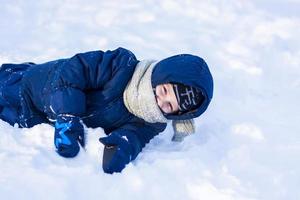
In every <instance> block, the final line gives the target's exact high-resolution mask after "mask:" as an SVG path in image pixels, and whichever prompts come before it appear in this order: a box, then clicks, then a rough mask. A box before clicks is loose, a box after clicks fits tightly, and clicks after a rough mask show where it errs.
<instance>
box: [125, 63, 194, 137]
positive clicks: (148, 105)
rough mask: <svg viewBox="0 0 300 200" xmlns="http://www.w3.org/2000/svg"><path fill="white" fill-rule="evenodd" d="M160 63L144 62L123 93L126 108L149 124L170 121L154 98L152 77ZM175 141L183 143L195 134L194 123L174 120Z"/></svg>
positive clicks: (137, 68) (138, 66)
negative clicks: (187, 137) (185, 138)
mask: <svg viewBox="0 0 300 200" xmlns="http://www.w3.org/2000/svg"><path fill="white" fill-rule="evenodd" d="M157 63H158V61H155V60H142V61H140V62H139V63H138V64H137V66H136V68H135V71H134V74H133V76H132V78H131V80H130V81H129V83H128V84H127V86H126V89H125V91H124V93H123V99H124V104H125V106H126V108H127V109H128V110H129V112H131V113H132V114H134V115H135V116H137V117H140V118H142V119H144V120H145V121H147V122H149V123H156V122H160V123H167V122H168V119H167V118H166V117H165V116H164V115H163V113H162V112H161V110H160V109H159V107H158V105H157V103H156V99H155V96H154V92H153V88H152V84H151V75H152V71H153V69H154V67H155V65H156V64H157ZM172 125H173V129H174V136H173V138H172V140H173V141H182V140H183V138H184V137H185V136H187V135H190V134H192V133H194V132H195V126H194V121H193V120H192V119H191V120H173V123H172Z"/></svg>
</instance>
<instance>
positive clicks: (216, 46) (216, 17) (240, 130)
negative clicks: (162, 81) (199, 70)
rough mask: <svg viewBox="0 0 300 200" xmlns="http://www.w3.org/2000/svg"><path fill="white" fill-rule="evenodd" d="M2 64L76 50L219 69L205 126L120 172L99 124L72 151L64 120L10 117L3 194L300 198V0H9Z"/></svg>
mask: <svg viewBox="0 0 300 200" xmlns="http://www.w3.org/2000/svg"><path fill="white" fill-rule="evenodd" d="M0 3H1V6H0V63H6V62H11V63H20V62H25V61H32V62H36V63H42V62H46V61H49V60H53V59H57V58H65V57H70V56H72V55H74V54H76V53H78V52H85V51H90V50H97V49H102V50H107V49H115V48H117V47H119V46H122V47H125V48H128V49H130V50H131V51H133V52H134V53H135V54H136V56H137V57H138V59H140V60H142V59H150V58H151V59H162V58H165V57H168V56H171V55H174V54H179V53H191V54H196V55H199V56H201V57H203V58H204V59H205V60H206V61H207V63H208V65H209V66H210V69H211V72H212V74H213V77H214V83H215V87H214V98H213V101H212V103H211V105H210V106H209V108H208V110H207V111H206V112H205V113H204V114H203V115H202V116H201V117H199V118H197V119H196V128H197V132H196V134H194V135H192V136H190V137H188V138H186V139H185V140H184V142H182V143H174V142H172V141H171V138H172V134H173V133H172V128H171V127H170V125H168V127H167V129H166V130H165V131H164V132H163V133H161V134H160V135H159V136H158V137H156V138H154V139H153V140H152V141H151V142H150V143H149V144H148V145H147V146H146V148H144V150H143V151H142V153H140V155H139V156H138V157H137V159H136V160H135V161H134V162H133V163H130V164H129V165H128V166H127V167H126V169H125V170H124V171H123V172H122V173H121V174H114V175H108V174H105V173H103V171H102V169H101V164H102V152H103V145H101V144H100V143H99V141H98V138H99V137H100V136H104V135H105V134H104V132H103V130H102V129H101V128H97V129H91V128H88V129H86V135H87V146H86V149H85V150H84V149H81V151H80V153H79V155H78V156H77V157H76V158H74V159H65V158H62V157H60V156H59V155H57V154H56V152H55V150H54V144H53V136H54V130H53V128H52V127H51V126H50V125H47V124H41V125H37V126H35V127H33V128H31V129H19V128H17V127H11V126H10V125H9V124H7V123H5V122H3V121H0V198H1V199H28V200H35V199H36V200H40V199H44V200H47V199H57V200H60V199H122V200H126V199H128V200H129V199H130V200H132V199H149V200H153V199H206V200H208V199H216V200H228V199H245V200H246V199H247V200H248V199H263V200H265V199H270V200H276V199H284V200H286V199H288V200H298V199H300V190H299V187H300V127H299V122H300V106H299V100H300V48H299V46H300V37H299V35H300V14H299V10H300V1H299V0H282V1H277V0H275V1H271V0H261V1H260V0H253V1H250V0H240V1H235V0H226V1H225V0H211V1H205V0H185V1H180V0H156V1H155V0H153V1H151V0H144V1H140V0H124V1H121V0H119V1H117V0H110V1H105V0H72V1H71V0H40V1H35V0H26V1H25V0H1V1H0Z"/></svg>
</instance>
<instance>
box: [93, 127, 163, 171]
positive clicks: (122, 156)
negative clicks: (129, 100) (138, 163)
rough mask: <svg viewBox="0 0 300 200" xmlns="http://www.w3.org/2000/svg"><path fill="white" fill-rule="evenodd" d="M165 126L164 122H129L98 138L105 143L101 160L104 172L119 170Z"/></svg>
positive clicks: (134, 157)
mask: <svg viewBox="0 0 300 200" xmlns="http://www.w3.org/2000/svg"><path fill="white" fill-rule="evenodd" d="M165 128H166V124H165V123H155V124H150V123H133V124H132V123H129V124H126V125H124V126H122V127H121V128H119V129H117V130H115V131H113V132H112V133H111V134H109V135H108V136H106V137H103V138H100V139H99V140H100V142H101V143H103V144H104V145H105V148H104V152H103V161H102V167H103V170H104V172H105V173H110V174H112V173H114V172H121V171H122V170H123V169H124V168H125V166H126V165H127V164H128V163H129V162H130V161H132V160H134V159H136V157H137V156H138V154H139V153H140V152H141V151H142V149H143V147H145V145H146V144H147V143H148V142H149V141H150V140H151V139H152V138H153V137H154V136H156V135H157V134H158V133H160V132H162V131H163V130H164V129H165Z"/></svg>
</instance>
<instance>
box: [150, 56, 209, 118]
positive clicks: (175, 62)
mask: <svg viewBox="0 0 300 200" xmlns="http://www.w3.org/2000/svg"><path fill="white" fill-rule="evenodd" d="M151 81H152V87H153V88H155V87H156V86H157V85H159V84H164V83H172V82H177V83H182V84H185V85H190V86H193V87H196V88H198V89H199V90H200V91H201V92H202V94H203V95H204V97H205V99H204V101H203V103H202V104H201V106H200V107H199V108H197V109H196V110H193V111H190V112H187V113H184V114H181V115H167V116H166V118H167V119H170V120H184V119H192V118H195V117H199V116H200V115H201V114H202V113H203V112H204V111H205V110H206V109H207V107H208V105H209V103H210V101H211V99H212V96H213V78H212V75H211V73H210V71H209V68H208V66H207V64H206V62H205V61H204V60H203V59H202V58H200V57H198V56H194V55H190V54H180V55H175V56H172V57H169V58H166V59H163V60H161V61H160V62H158V63H157V65H156V66H155V68H154V70H153V73H152V77H151Z"/></svg>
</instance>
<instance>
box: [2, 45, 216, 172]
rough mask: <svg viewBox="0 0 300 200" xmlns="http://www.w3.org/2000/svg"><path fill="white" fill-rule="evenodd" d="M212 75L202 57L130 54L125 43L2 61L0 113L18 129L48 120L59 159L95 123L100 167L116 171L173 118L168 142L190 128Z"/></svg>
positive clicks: (73, 151) (74, 149) (70, 153)
mask: <svg viewBox="0 0 300 200" xmlns="http://www.w3.org/2000/svg"><path fill="white" fill-rule="evenodd" d="M212 94H213V79H212V76H211V74H210V71H209V69H208V66H207V64H206V63H205V61H204V60H203V59H202V58H199V57H197V56H193V55H189V54H181V55H176V56H172V57H169V58H166V59H163V60H161V61H154V60H143V61H139V60H137V59H136V57H135V56H134V54H133V53H132V52H130V51H129V50H127V49H124V48H118V49H116V50H113V51H106V52H103V51H100V50H98V51H91V52H86V53H79V54H76V55H75V56H73V57H71V58H67V59H59V60H55V61H50V62H46V63H43V64H34V63H22V64H3V65H2V66H1V68H0V118H1V119H2V120H4V121H6V122H8V123H9V124H11V125H14V124H15V123H16V124H18V125H19V127H20V128H22V127H26V128H30V127H33V126H34V125H36V124H40V123H49V124H51V125H53V126H54V127H55V133H54V144H55V147H56V151H57V153H58V154H59V155H61V156H63V157H74V156H76V155H77V154H78V152H79V150H80V147H79V145H81V146H82V147H84V145H85V141H84V128H83V124H84V125H86V126H87V127H92V128H96V127H102V128H103V129H104V131H105V133H106V134H107V136H106V137H104V138H100V139H99V140H100V142H101V143H103V144H104V145H105V149H104V155H103V163H102V165H103V170H104V172H106V173H113V172H121V171H122V169H124V168H125V165H126V164H128V163H129V162H130V161H132V160H134V159H135V158H136V157H137V155H138V154H139V153H140V152H141V150H142V148H143V147H144V146H145V145H146V143H148V142H149V141H150V140H151V139H152V138H153V137H154V136H156V135H157V134H159V133H160V132H162V131H164V129H165V128H166V125H167V124H166V123H167V121H168V120H173V128H174V131H175V133H176V134H175V135H174V138H173V139H174V140H177V141H179V140H182V137H181V135H185V134H189V133H192V132H193V131H194V125H193V122H192V119H193V118H195V117H198V116H200V115H201V114H202V113H203V112H204V111H205V110H206V109H207V107H208V105H209V103H210V101H211V98H212Z"/></svg>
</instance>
